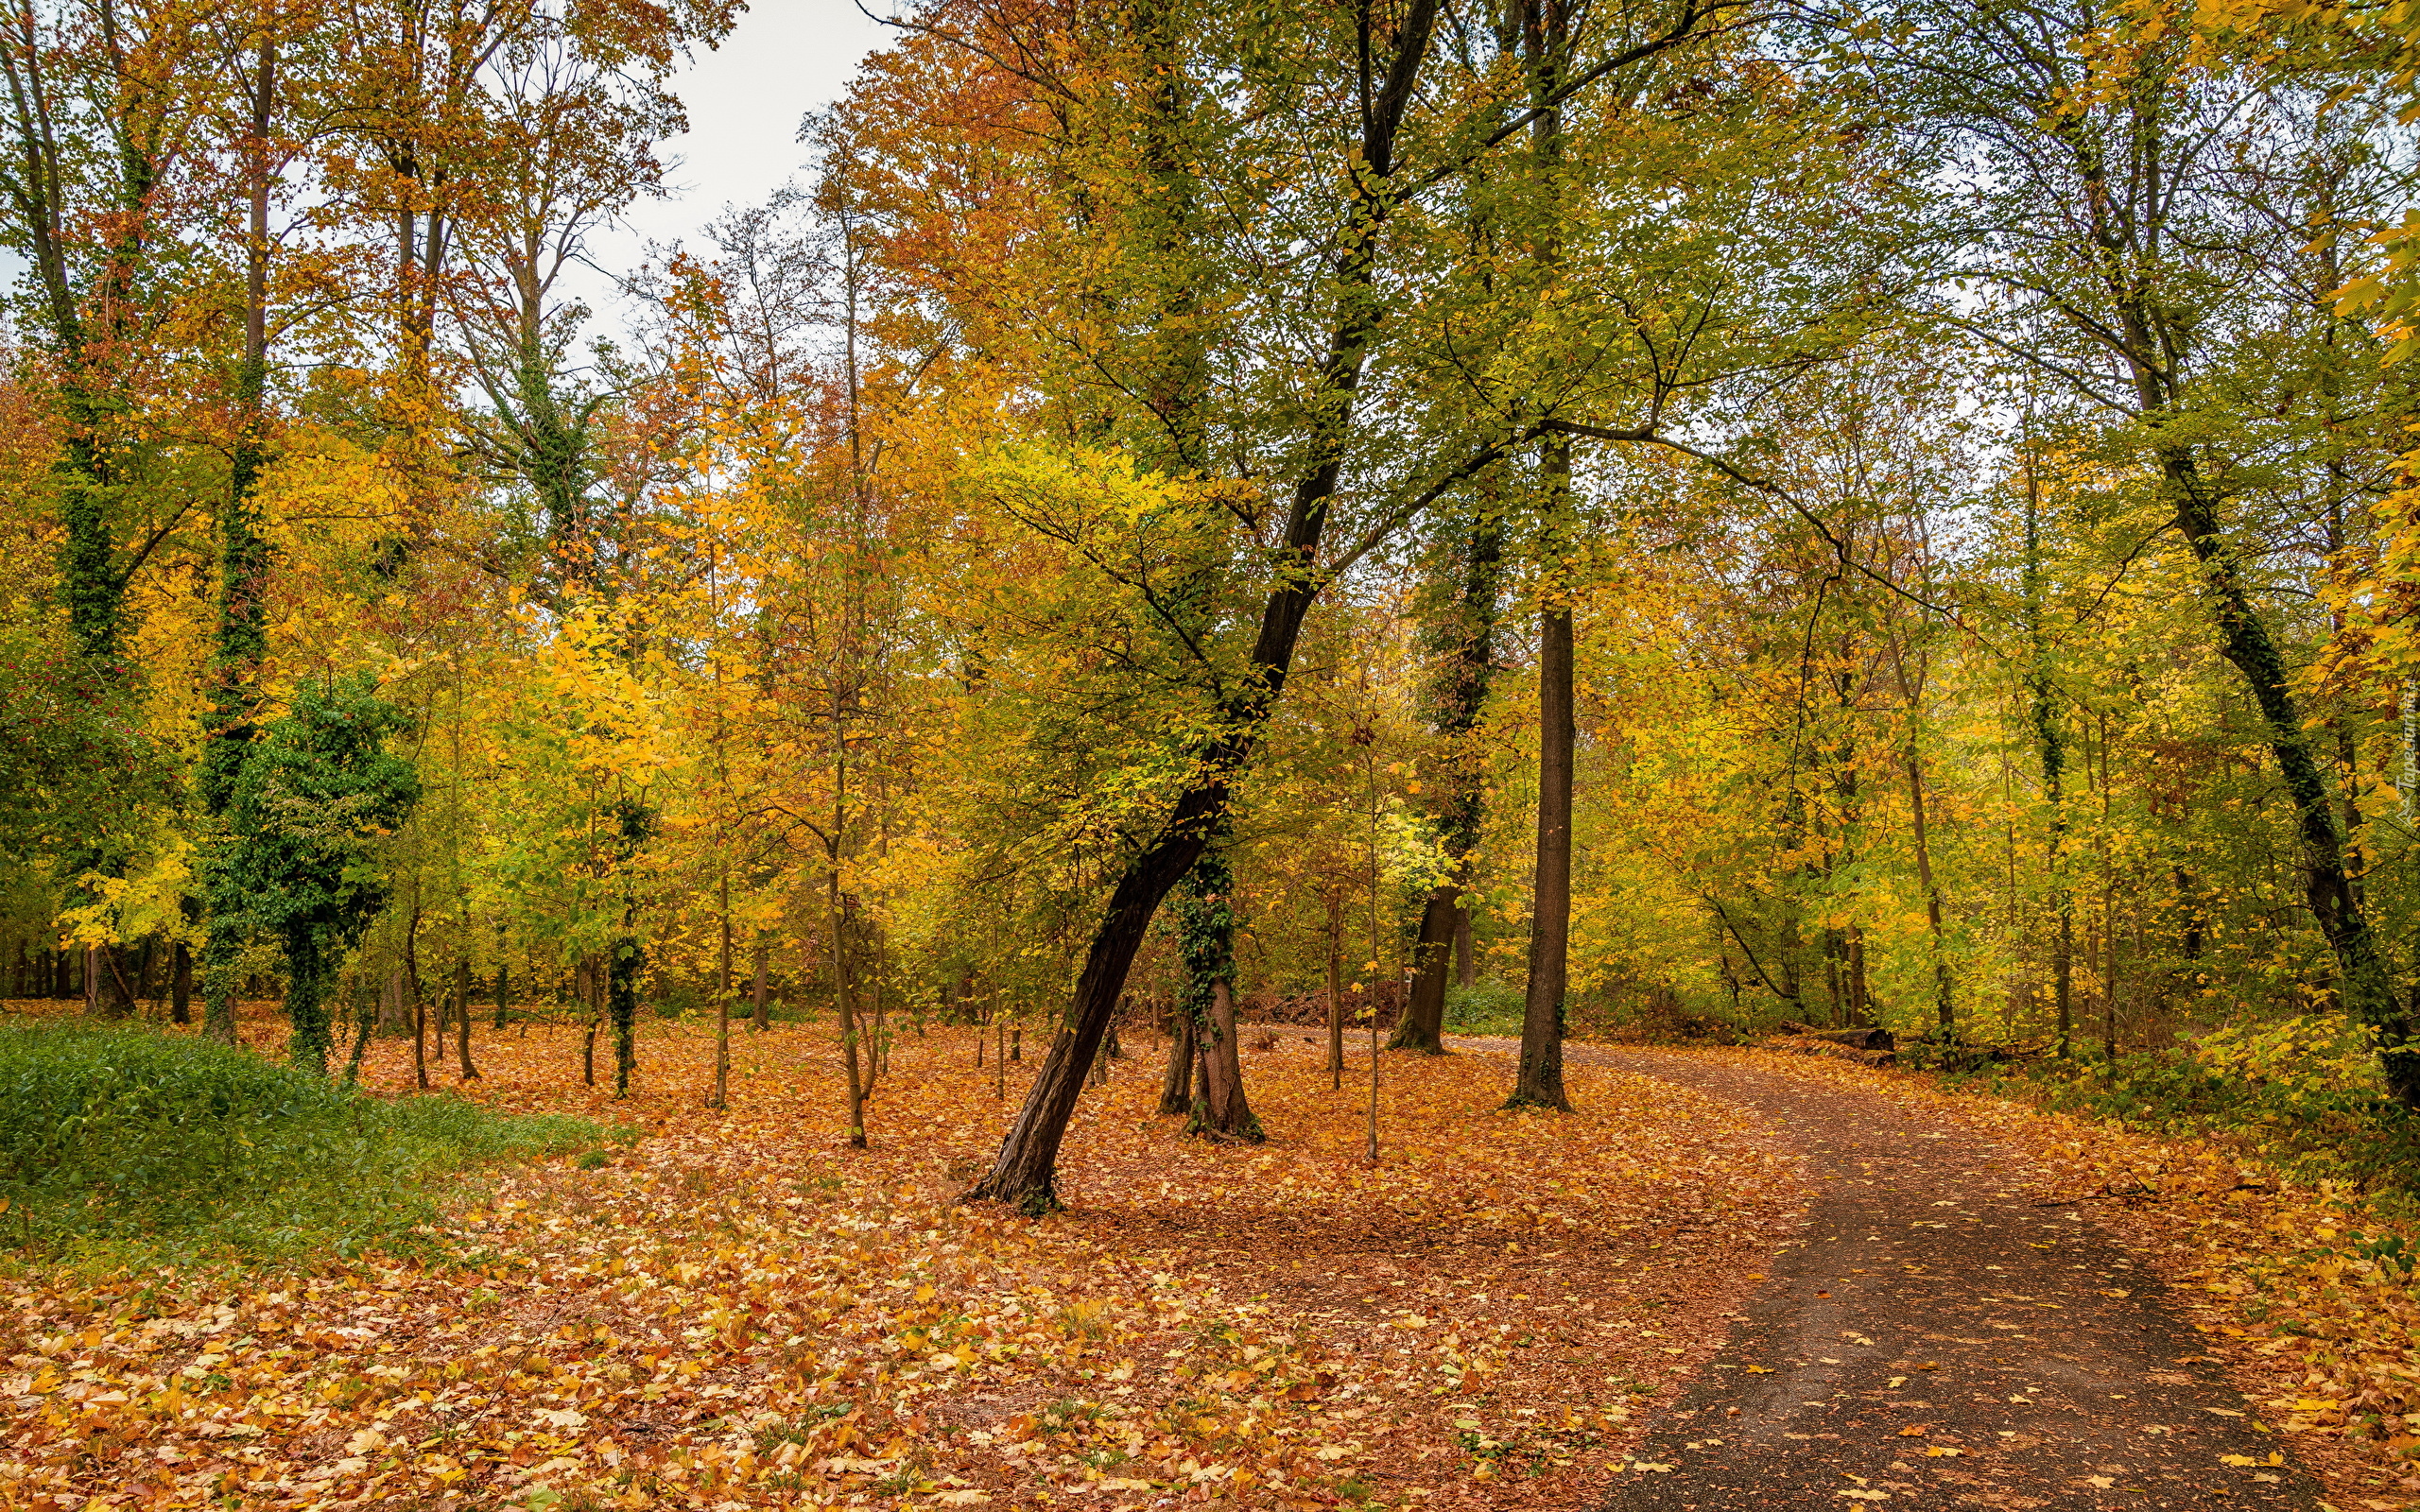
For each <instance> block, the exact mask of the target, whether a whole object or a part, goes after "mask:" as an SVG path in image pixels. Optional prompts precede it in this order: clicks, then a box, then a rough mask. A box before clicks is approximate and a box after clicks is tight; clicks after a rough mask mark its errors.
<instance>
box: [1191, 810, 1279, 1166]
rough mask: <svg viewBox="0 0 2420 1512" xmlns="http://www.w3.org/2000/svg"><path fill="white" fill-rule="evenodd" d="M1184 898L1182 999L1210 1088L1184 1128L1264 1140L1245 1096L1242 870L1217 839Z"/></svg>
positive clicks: (1199, 863)
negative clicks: (1239, 966) (1240, 1003)
mask: <svg viewBox="0 0 2420 1512" xmlns="http://www.w3.org/2000/svg"><path fill="white" fill-rule="evenodd" d="M1177 897H1178V902H1177V942H1178V948H1179V950H1180V953H1181V954H1183V956H1184V971H1185V978H1184V988H1183V990H1182V992H1181V993H1180V995H1179V998H1178V1002H1179V1004H1180V1005H1181V1006H1182V1007H1183V1010H1184V1014H1185V1016H1186V1017H1187V1018H1188V1019H1190V1020H1191V1021H1192V1022H1193V1042H1194V1054H1195V1055H1196V1056H1197V1057H1199V1059H1200V1063H1201V1086H1202V1088H1203V1095H1202V1097H1201V1100H1200V1101H1199V1102H1198V1103H1197V1104H1196V1106H1195V1107H1194V1108H1193V1117H1192V1120H1191V1122H1189V1123H1188V1124H1187V1125H1185V1127H1186V1130H1187V1132H1190V1133H1201V1134H1210V1135H1214V1136H1218V1137H1220V1138H1225V1139H1239V1140H1247V1141H1250V1142H1252V1143H1259V1142H1260V1141H1261V1139H1262V1137H1263V1136H1262V1133H1261V1127H1260V1120H1259V1119H1257V1118H1255V1117H1253V1111H1252V1105H1251V1103H1250V1102H1249V1101H1248V1100H1247V1099H1246V1097H1245V1096H1244V1079H1243V1078H1244V1071H1243V1057H1241V1056H1240V1055H1238V1054H1237V1053H1236V1000H1235V980H1236V916H1235V873H1234V872H1233V871H1232V870H1231V869H1229V867H1228V864H1227V858H1226V855H1225V852H1224V851H1222V850H1221V849H1220V848H1219V844H1218V843H1214V844H1213V845H1212V847H1211V848H1210V849H1209V850H1207V851H1203V852H1202V853H1201V860H1199V861H1197V862H1195V863H1194V864H1193V869H1192V870H1191V871H1190V872H1188V873H1187V874H1186V875H1185V879H1184V885H1183V886H1182V888H1181V889H1180V891H1179V892H1178V895H1177Z"/></svg>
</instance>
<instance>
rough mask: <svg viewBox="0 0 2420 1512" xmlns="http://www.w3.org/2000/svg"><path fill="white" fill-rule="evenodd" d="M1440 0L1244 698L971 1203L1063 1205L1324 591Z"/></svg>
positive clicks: (1132, 874)
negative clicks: (1149, 987) (1096, 1114)
mask: <svg viewBox="0 0 2420 1512" xmlns="http://www.w3.org/2000/svg"><path fill="white" fill-rule="evenodd" d="M1436 23H1437V6H1436V3H1435V0H1411V3H1410V4H1409V6H1408V7H1407V9H1406V10H1405V13H1404V14H1403V16H1402V17H1401V19H1400V20H1399V22H1398V23H1397V25H1396V27H1395V34H1394V39H1393V45H1392V57H1391V58H1389V59H1387V60H1385V63H1386V66H1385V72H1384V74H1383V76H1382V77H1379V78H1377V79H1373V80H1368V81H1367V82H1370V83H1373V84H1374V85H1375V86H1376V87H1375V88H1374V89H1372V90H1371V91H1370V92H1369V94H1367V95H1366V96H1365V97H1366V98H1367V99H1368V102H1369V103H1368V105H1367V107H1366V108H1365V110H1364V113H1363V119H1364V120H1365V121H1366V122H1367V123H1368V124H1367V128H1366V129H1365V130H1364V132H1363V135H1362V139H1361V142H1360V144H1359V149H1358V151H1357V153H1356V154H1355V172H1354V174H1353V176H1352V185H1353V188H1352V198H1351V201H1350V204H1349V206H1348V209H1347V212H1346V217H1345V224H1344V225H1343V226H1342V227H1341V228H1340V230H1341V231H1342V232H1343V236H1342V246H1343V248H1344V251H1343V254H1342V256H1341V258H1340V262H1339V265H1338V266H1337V269H1336V277H1335V280H1334V283H1333V285H1332V286H1333V287H1334V289H1335V291H1336V292H1335V298H1336V301H1337V310H1336V323H1335V325H1334V326H1333V328H1332V330H1331V334H1330V339H1329V343H1328V350H1327V352H1325V353H1324V354H1323V355H1322V358H1321V361H1320V364H1319V367H1318V369H1317V373H1316V376H1315V378H1314V380H1313V382H1312V385H1311V387H1312V389H1313V391H1314V394H1315V395H1316V398H1317V401H1318V403H1317V404H1315V406H1314V411H1313V412H1314V413H1315V414H1316V415H1317V416H1318V417H1319V418H1318V421H1317V422H1316V424H1315V426H1314V428H1313V430H1312V432H1311V434H1310V436H1309V438H1308V441H1309V445H1308V446H1307V447H1306V448H1305V451H1306V454H1307V467H1306V469H1305V472H1304V474H1303V476H1302V479H1301V481H1300V482H1299V483H1298V484H1297V485H1296V486H1295V489H1294V496H1293V499H1292V501H1291V502H1290V504H1289V506H1288V510H1287V516H1286V527H1285V532H1284V535H1283V537H1282V539H1281V542H1280V545H1279V547H1278V552H1277V556H1278V560H1277V562H1276V563H1275V566H1276V572H1275V574H1274V579H1273V580H1274V586H1273V587H1272V588H1271V592H1270V594H1269V598H1268V600H1267V602H1266V603H1265V604H1264V605H1263V606H1262V610H1261V620H1260V633H1259V635H1258V637H1257V639H1256V640H1255V641H1254V642H1253V649H1252V656H1251V659H1250V664H1249V666H1248V668H1247V676H1246V677H1245V678H1244V679H1243V680H1242V685H1241V689H1240V691H1238V692H1237V693H1236V694H1235V695H1234V696H1231V697H1230V698H1229V699H1228V700H1227V701H1226V703H1225V705H1224V706H1223V707H1222V708H1221V709H1220V710H1219V714H1220V720H1219V724H1220V730H1219V733H1218V734H1216V735H1214V736H1213V737H1212V738H1210V739H1209V740H1207V741H1206V742H1204V743H1203V745H1202V747H1201V748H1200V750H1199V751H1198V755H1199V756H1200V757H1201V760H1200V761H1199V763H1198V764H1197V765H1196V767H1195V770H1196V771H1197V773H1198V774H1199V775H1197V776H1196V777H1195V778H1194V780H1193V781H1192V782H1191V783H1190V784H1189V785H1188V786H1187V787H1186V789H1185V791H1184V793H1183V794H1181V795H1180V796H1179V797H1178V799H1177V800H1176V803H1175V805H1174V806H1173V808H1172V809H1171V811H1170V812H1169V815H1168V816H1167V821H1166V822H1165V823H1164V824H1163V825H1162V826H1161V828H1160V830H1159V833H1157V834H1156V835H1154V836H1153V837H1152V838H1151V839H1150V841H1148V842H1147V843H1145V844H1144V845H1143V846H1142V847H1140V848H1139V849H1138V850H1137V851H1135V852H1134V853H1133V854H1132V858H1131V859H1130V860H1129V861H1128V862H1127V863H1126V866H1125V867H1124V868H1123V869H1122V870H1120V872H1119V873H1118V877H1117V881H1116V882H1115V884H1114V885H1112V886H1111V888H1110V894H1109V900H1108V903H1107V905H1106V906H1105V907H1104V908H1103V909H1102V912H1101V919H1100V922H1099V924H1098V926H1097V927H1096V928H1095V930H1094V932H1093V938H1092V943H1091V944H1090V945H1089V946H1088V947H1087V948H1086V950H1085V952H1084V963H1083V966H1082V968H1081V970H1080V971H1078V973H1077V976H1076V989H1075V995H1074V1000H1073V1001H1072V1002H1071V1003H1070V1004H1069V1005H1068V1012H1067V1016H1066V1019H1065V1020H1064V1021H1063V1025H1062V1027H1061V1029H1060V1031H1059V1033H1058V1035H1057V1036H1056V1037H1055V1038H1054V1039H1053V1040H1052V1041H1051V1045H1050V1054H1049V1056H1048V1057H1046V1059H1045V1060H1044V1062H1043V1066H1042V1070H1041V1073H1040V1074H1038V1075H1036V1076H1035V1077H1034V1079H1033V1086H1032V1088H1031V1090H1030V1091H1028V1092H1027V1094H1026V1100H1025V1106H1024V1107H1023V1108H1021V1109H1019V1111H1018V1113H1017V1118H1016V1122H1015V1123H1014V1124H1013V1125H1011V1126H1010V1129H1009V1133H1008V1137H1007V1138H1006V1139H1004V1140H1003V1141H1002V1142H1001V1143H1000V1152H999V1155H998V1156H997V1157H996V1158H995V1159H994V1161H993V1164H992V1170H991V1172H990V1174H988V1175H987V1176H985V1177H983V1179H982V1180H981V1181H979V1182H977V1184H976V1186H975V1188H974V1189H973V1190H972V1191H971V1192H969V1193H968V1196H970V1197H975V1198H988V1199H991V1200H994V1201H999V1202H1006V1203H1008V1204H1010V1205H1011V1206H1012V1207H1014V1208H1016V1209H1017V1210H1018V1211H1022V1212H1029V1213H1034V1214H1040V1213H1043V1212H1047V1211H1050V1210H1052V1209H1054V1208H1056V1207H1057V1206H1058V1203H1059V1198H1058V1173H1059V1147H1060V1144H1061V1143H1062V1142H1063V1140H1064V1139H1065V1138H1066V1133H1067V1122H1068V1120H1069V1119H1070V1118H1072V1117H1073V1116H1074V1114H1075V1110H1076V1099H1077V1096H1078V1094H1079V1093H1080V1091H1082V1084H1083V1073H1084V1068H1086V1067H1087V1066H1089V1065H1091V1064H1092V1058H1093V1056H1094V1054H1095V1052H1097V1051H1098V1049H1099V1047H1100V1040H1101V1036H1102V1035H1103V1034H1104V1033H1106V1032H1107V1030H1108V1027H1109V1020H1110V1016H1111V1015H1112V1014H1113V1013H1115V1011H1116V1009H1117V1000H1118V997H1119V995H1120V994H1121V993H1123V992H1124V991H1125V989H1126V973H1127V971H1128V970H1129V969H1130V968H1132V965H1133V963H1134V955H1135V953H1136V952H1137V951H1139V950H1140V949H1141V948H1142V944H1143V937H1144V935H1145V933H1146V932H1147V931H1148V930H1149V929H1150V925H1151V916H1152V915H1153V914H1155V913H1156V912H1158V910H1159V906H1160V902H1161V900H1162V899H1164V898H1166V897H1167V894H1168V890H1169V889H1170V888H1172V887H1174V886H1175V885H1177V881H1178V879H1180V878H1182V877H1183V876H1184V874H1185V873H1186V872H1187V871H1189V870H1191V869H1192V867H1193V864H1194V862H1195V860H1196V859H1197V858H1199V857H1200V855H1201V851H1202V848H1203V847H1204V845H1206V844H1207V843H1208V841H1209V838H1210V833H1211V830H1212V828H1213V827H1214V826H1215V824H1216V823H1217V822H1218V820H1219V818H1220V817H1221V816H1224V815H1225V813H1226V810H1227V802H1228V797H1229V783H1230V782H1232V781H1233V779H1234V777H1235V774H1236V772H1237V771H1238V770H1239V769H1240V768H1241V767H1242V766H1243V765H1244V763H1245V762H1246V761H1247V760H1249V759H1250V757H1251V755H1252V752H1253V747H1254V746H1255V745H1256V744H1257V743H1258V741H1259V738H1260V733H1261V730H1262V729H1263V727H1264V726H1265V725H1266V724H1267V722H1268V719H1269V715H1270V713H1271V710H1272V709H1273V708H1274V707H1275V705H1276V702H1277V699H1278V698H1279V697H1280V696H1282V694H1283V693H1284V691H1285V686H1286V677H1287V674H1288V671H1290V670H1291V668H1292V666H1293V663H1294V645H1295V643H1296V641H1297V640H1299V639H1300V637H1301V635H1302V629H1303V617H1304V616H1305V614H1306V613H1308V612H1309V610H1310V607H1311V601H1312V599H1313V598H1315V597H1316V596H1317V595H1318V593H1319V591H1320V587H1321V576H1320V573H1319V571H1318V568H1319V565H1320V561H1319V553H1320V541H1321V540H1322V537H1323V535H1324V534H1325V532H1326V529H1327V520H1328V508H1329V506H1330V504H1331V503H1332V502H1333V500H1334V499H1335V497H1336V493H1337V486H1338V482H1339V480H1340V477H1341V476H1342V473H1343V468H1344V454H1345V443H1346V440H1347V438H1348V437H1349V435H1350V433H1351V429H1352V425H1353V420H1354V404H1353V401H1354V397H1355V392H1356V390H1357V388H1358V387H1360V381H1361V370H1362V368H1363V365H1364V364H1365V363H1366V362H1367V360H1368V357H1369V350H1370V341H1371V338H1372V336H1373V335H1374V333H1375V331H1376V328H1377V323H1378V313H1379V308H1380V304H1379V298H1380V297H1379V295H1378V293H1377V289H1376V275H1377V257H1378V235H1377V232H1378V231H1379V228H1380V225H1381V223H1382V222H1383V221H1384V219H1385V216H1386V214H1387V211H1388V208H1389V205H1390V202H1391V196H1392V190H1393V185H1392V181H1391V180H1392V176H1393V172H1394V144H1395V137H1396V134H1397V132H1398V130H1399V129H1400V128H1401V127H1402V124H1403V120H1404V116H1405V114H1406V113H1407V112H1408V111H1409V107H1410V103H1411V96H1412V94H1413V91H1414V87H1415V86H1416V84H1417V83H1418V80H1419V76H1420V72H1421V65H1422V64H1423V62H1424V61H1425V60H1426V56H1427V52H1428V44H1429V40H1430V38H1431V36H1432V34H1433V33H1434V31H1435V28H1436Z"/></svg>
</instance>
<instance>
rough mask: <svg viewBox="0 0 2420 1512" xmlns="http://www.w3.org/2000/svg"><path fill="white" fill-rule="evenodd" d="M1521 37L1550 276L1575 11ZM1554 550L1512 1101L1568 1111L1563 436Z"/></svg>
mask: <svg viewBox="0 0 2420 1512" xmlns="http://www.w3.org/2000/svg"><path fill="white" fill-rule="evenodd" d="M1514 12H1515V19H1516V21H1517V23H1518V38H1517V42H1518V47H1519V51H1520V57H1521V62H1522V66H1523V71H1524V72H1525V73H1526V74H1527V75H1528V76H1529V80H1530V156H1531V160H1532V164H1533V169H1532V171H1533V173H1534V175H1535V181H1534V183H1533V185H1532V192H1533V193H1534V194H1535V196H1536V198H1537V199H1538V201H1539V205H1540V213H1541V215H1542V217H1543V225H1542V228H1541V231H1540V233H1539V234H1538V236H1537V240H1536V243H1535V246H1534V248H1533V249H1532V252H1531V256H1532V258H1533V260H1534V262H1535V263H1536V265H1537V266H1538V268H1539V270H1540V272H1541V274H1542V275H1543V277H1544V279H1547V280H1550V279H1552V278H1554V277H1556V276H1559V274H1560V272H1561V269H1562V266H1563V228H1562V215H1563V214H1564V211H1563V206H1562V204H1561V193H1562V191H1561V186H1560V184H1559V182H1558V176H1559V172H1560V169H1561V166H1562V163H1563V149H1564V142H1563V112H1562V108H1561V101H1562V96H1563V86H1564V78H1565V77H1566V70H1567V69H1568V67H1569V64H1570V59H1571V43H1572V37H1571V13H1570V11H1569V10H1568V9H1566V7H1565V5H1564V0H1518V4H1517V5H1516V6H1515V8H1514ZM1538 464H1539V467H1538V471H1539V472H1540V474H1541V477H1540V490H1541V494H1542V499H1543V506H1544V513H1545V517H1546V530H1545V538H1546V540H1547V549H1548V552H1549V558H1548V564H1547V574H1546V584H1545V588H1546V592H1545V593H1544V594H1543V595H1542V598H1541V602H1540V606H1539V616H1538V859H1537V876H1536V881H1535V884H1534V891H1533V893H1532V897H1531V904H1530V983H1529V996H1528V1000H1527V1002H1526V1003H1525V1004H1524V1005H1523V1007H1522V1013H1521V1067H1520V1073H1519V1075H1518V1079H1517V1080H1516V1081H1515V1082H1514V1083H1513V1095H1512V1097H1511V1098H1509V1099H1508V1100H1507V1102H1506V1106H1507V1107H1510V1108H1555V1109H1558V1110H1562V1111H1566V1112H1567V1111H1569V1110H1570V1108H1571V1100H1570V1098H1569V1097H1568V1096H1567V1095H1565V1093H1564V1087H1563V1028H1564V996H1565V993H1566V991H1567V990H1568V988H1569V985H1570V984H1569V969H1570V959H1569V956H1570V949H1571V784H1572V760H1573V746H1574V744H1575V742H1576V740H1577V737H1578V730H1577V726H1576V724H1575V721H1574V715H1573V709H1572V687H1571V679H1572V667H1571V661H1572V650H1573V648H1572V602H1571V585H1570V583H1569V582H1568V581H1566V580H1564V574H1563V573H1562V572H1561V571H1560V569H1561V568H1562V567H1563V566H1564V558H1567V557H1568V554H1569V550H1570V541H1569V535H1570V531H1571V526H1572V524H1573V522H1572V521H1571V518H1570V516H1571V512H1572V506H1571V442H1570V439H1569V438H1567V437H1564V436H1556V437H1554V438H1552V439H1550V440H1548V441H1547V443H1546V446H1545V447H1544V449H1543V450H1542V451H1541V453H1540V455H1539V458H1538Z"/></svg>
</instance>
